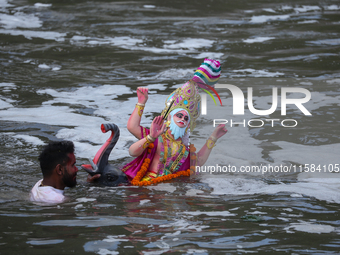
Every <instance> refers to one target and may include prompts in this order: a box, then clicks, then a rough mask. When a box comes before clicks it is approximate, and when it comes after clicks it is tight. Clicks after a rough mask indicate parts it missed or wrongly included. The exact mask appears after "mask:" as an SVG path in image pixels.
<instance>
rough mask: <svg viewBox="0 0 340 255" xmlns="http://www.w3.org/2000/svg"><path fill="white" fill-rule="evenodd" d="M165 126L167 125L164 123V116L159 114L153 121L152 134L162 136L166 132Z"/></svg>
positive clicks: (155, 136) (154, 136)
mask: <svg viewBox="0 0 340 255" xmlns="http://www.w3.org/2000/svg"><path fill="white" fill-rule="evenodd" d="M165 126H166V125H165V123H164V119H163V117H162V116H157V117H156V118H154V119H153V121H152V124H151V128H150V135H151V136H152V137H153V138H157V137H158V136H160V135H161V134H162V133H163V132H164V130H165Z"/></svg>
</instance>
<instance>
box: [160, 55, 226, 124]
mask: <svg viewBox="0 0 340 255" xmlns="http://www.w3.org/2000/svg"><path fill="white" fill-rule="evenodd" d="M220 74H221V66H220V62H219V61H217V60H212V59H205V60H204V62H203V63H202V64H201V66H200V67H199V68H198V69H197V70H196V72H195V73H194V77H193V78H192V79H191V80H190V81H188V82H186V83H185V84H184V85H183V86H182V87H180V88H178V89H176V90H175V91H174V92H173V93H172V94H171V95H170V96H169V97H168V98H167V99H166V101H165V109H164V110H163V111H162V116H164V117H166V116H167V114H168V113H169V112H171V111H173V110H175V109H177V108H183V109H185V110H186V111H187V112H188V113H189V115H190V129H191V130H194V128H195V127H196V119H197V118H198V117H199V116H200V103H201V96H200V94H199V90H198V89H199V88H201V89H202V90H204V91H205V92H207V93H208V94H210V92H209V91H208V90H212V91H213V92H214V93H215V94H217V92H216V91H215V89H214V88H213V87H212V86H213V85H215V83H216V82H217V81H218V79H219V78H220Z"/></svg>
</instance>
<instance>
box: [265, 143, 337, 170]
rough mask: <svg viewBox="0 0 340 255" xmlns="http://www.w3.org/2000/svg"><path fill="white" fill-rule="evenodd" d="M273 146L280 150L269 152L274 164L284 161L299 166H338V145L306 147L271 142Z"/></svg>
mask: <svg viewBox="0 0 340 255" xmlns="http://www.w3.org/2000/svg"><path fill="white" fill-rule="evenodd" d="M273 144H275V145H277V146H279V147H280V148H281V149H279V150H275V151H272V152H270V156H271V157H272V158H273V159H274V161H275V162H280V161H281V160H282V159H284V160H286V161H290V162H294V163H298V164H301V165H304V164H315V165H325V166H328V165H330V164H339V151H340V144H328V145H319V146H308V145H301V144H296V143H289V142H285V141H279V142H273ZM302 152H303V153H302ZM339 177H340V176H339Z"/></svg>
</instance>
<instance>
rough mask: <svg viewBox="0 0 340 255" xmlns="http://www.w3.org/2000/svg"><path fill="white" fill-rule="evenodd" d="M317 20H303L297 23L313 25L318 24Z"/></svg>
mask: <svg viewBox="0 0 340 255" xmlns="http://www.w3.org/2000/svg"><path fill="white" fill-rule="evenodd" d="M318 22H319V21H318V20H315V19H313V20H304V21H299V22H298V24H314V23H318Z"/></svg>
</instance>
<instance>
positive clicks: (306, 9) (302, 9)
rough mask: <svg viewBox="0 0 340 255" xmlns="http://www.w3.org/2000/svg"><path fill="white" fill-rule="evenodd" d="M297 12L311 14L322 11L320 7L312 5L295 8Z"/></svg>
mask: <svg viewBox="0 0 340 255" xmlns="http://www.w3.org/2000/svg"><path fill="white" fill-rule="evenodd" d="M294 11H295V12H298V13H299V12H310V11H321V8H320V7H319V6H312V5H302V6H301V7H295V8H294Z"/></svg>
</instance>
